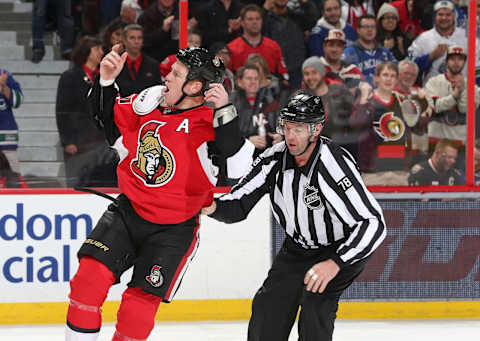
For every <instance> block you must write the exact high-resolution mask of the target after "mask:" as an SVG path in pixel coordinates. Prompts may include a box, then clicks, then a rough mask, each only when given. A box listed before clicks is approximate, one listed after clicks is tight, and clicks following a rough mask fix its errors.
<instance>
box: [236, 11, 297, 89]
mask: <svg viewBox="0 0 480 341" xmlns="http://www.w3.org/2000/svg"><path fill="white" fill-rule="evenodd" d="M240 24H241V26H242V28H243V35H242V36H241V37H238V38H236V39H234V40H233V41H231V42H230V43H228V48H229V49H230V51H231V52H232V56H231V57H232V58H231V65H230V69H231V70H232V71H233V72H236V71H237V70H238V69H239V68H240V67H241V66H243V65H245V62H246V61H247V58H248V56H249V55H250V54H252V53H258V54H259V55H261V56H262V57H263V58H265V61H266V62H267V64H268V69H269V70H270V72H271V73H273V74H278V75H280V76H281V79H282V83H283V85H284V86H289V83H288V80H289V75H288V71H287V68H286V66H285V62H284V60H283V55H282V50H281V49H280V46H279V45H278V44H277V43H276V42H275V41H274V40H272V39H270V38H267V37H264V36H263V35H262V9H261V8H260V7H258V6H257V5H247V6H245V7H243V8H242V11H241V12H240Z"/></svg>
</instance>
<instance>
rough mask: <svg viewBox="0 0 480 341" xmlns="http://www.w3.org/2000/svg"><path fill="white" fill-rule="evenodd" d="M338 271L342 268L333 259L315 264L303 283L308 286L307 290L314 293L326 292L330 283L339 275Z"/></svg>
mask: <svg viewBox="0 0 480 341" xmlns="http://www.w3.org/2000/svg"><path fill="white" fill-rule="evenodd" d="M338 271H340V267H339V266H338V265H337V263H335V262H334V261H333V260H331V259H327V260H326V261H323V262H320V263H317V264H315V265H314V266H312V267H311V268H310V269H309V270H308V271H307V273H306V274H305V278H304V279H303V283H304V284H305V285H306V286H307V287H306V290H307V291H311V292H313V293H317V292H318V293H322V292H324V291H325V288H326V287H327V284H328V282H330V281H331V280H332V279H333V278H334V277H335V276H336V275H337V274H338Z"/></svg>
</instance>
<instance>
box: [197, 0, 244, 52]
mask: <svg viewBox="0 0 480 341" xmlns="http://www.w3.org/2000/svg"><path fill="white" fill-rule="evenodd" d="M242 6H243V4H242V1H241V0H212V1H209V2H207V3H202V6H200V8H199V10H198V12H197V13H196V15H195V17H194V19H195V21H196V23H197V25H196V28H197V29H198V30H199V31H200V32H202V35H203V42H204V45H205V46H210V45H212V44H213V43H215V42H217V41H225V42H228V41H231V40H233V39H235V38H236V37H238V36H239V35H240V18H239V16H240V10H241V9H242Z"/></svg>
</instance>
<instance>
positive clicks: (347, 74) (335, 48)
mask: <svg viewBox="0 0 480 341" xmlns="http://www.w3.org/2000/svg"><path fill="white" fill-rule="evenodd" d="M346 44H347V41H346V39H345V33H343V31H342V30H338V29H331V30H330V31H328V35H327V37H326V38H325V41H324V42H323V52H324V54H325V55H324V56H323V57H320V60H321V62H322V64H323V65H324V67H325V73H326V76H325V81H326V82H327V83H331V82H334V81H341V82H342V83H344V84H345V86H346V87H347V88H348V89H349V90H350V92H351V93H352V95H354V96H355V94H356V92H357V90H358V84H359V83H360V82H361V81H364V80H365V77H364V76H363V73H362V71H360V69H359V68H358V67H357V66H356V65H354V64H347V63H346V62H345V61H343V60H342V59H341V57H342V54H343V50H344V49H345V45H346Z"/></svg>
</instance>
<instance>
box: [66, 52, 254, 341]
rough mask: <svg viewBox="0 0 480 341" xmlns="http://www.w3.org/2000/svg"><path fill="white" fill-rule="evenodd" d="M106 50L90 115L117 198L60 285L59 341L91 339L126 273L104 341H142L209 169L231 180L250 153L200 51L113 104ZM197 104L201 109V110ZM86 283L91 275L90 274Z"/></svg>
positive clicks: (169, 287)
mask: <svg viewBox="0 0 480 341" xmlns="http://www.w3.org/2000/svg"><path fill="white" fill-rule="evenodd" d="M119 48H120V46H119V45H115V46H114V47H113V49H112V51H111V52H110V53H109V54H107V55H106V56H105V57H104V59H103V60H102V62H101V63H100V79H99V80H98V79H97V80H96V82H95V84H94V86H93V89H92V91H91V94H90V96H89V99H90V102H91V108H92V111H93V113H94V114H95V117H96V119H97V120H98V121H99V124H100V126H101V127H103V130H104V131H105V135H106V137H107V139H108V141H109V143H110V144H111V145H112V146H113V147H114V148H115V149H116V150H117V152H118V154H119V156H120V161H119V164H118V166H117V174H118V185H119V188H120V191H121V194H120V195H119V196H118V197H117V198H116V199H112V201H114V203H113V204H111V205H110V206H109V207H108V209H107V210H106V212H105V213H104V215H103V216H102V217H101V218H100V220H99V221H98V223H97V225H96V226H95V228H94V229H93V231H92V232H91V233H90V234H89V236H88V238H87V240H86V241H85V242H84V244H83V245H82V247H81V248H80V250H79V252H78V257H79V259H80V265H79V268H78V271H77V273H76V274H75V276H74V277H73V279H72V280H71V282H70V287H71V291H70V295H69V298H70V304H69V308H68V313H67V328H66V340H67V341H73V340H75V341H92V340H96V339H97V337H98V335H99V332H100V327H101V313H100V307H101V306H102V304H103V302H104V301H105V298H106V297H107V293H108V290H109V288H110V287H111V286H112V285H113V284H115V283H118V282H119V281H120V276H121V275H122V273H124V272H125V271H126V270H127V269H129V268H131V267H133V275H132V277H131V280H130V282H129V284H128V288H127V289H126V290H125V292H124V293H123V295H122V301H121V304H120V308H119V311H118V313H117V318H118V322H117V325H116V331H115V335H114V336H113V339H112V341H120V340H122V341H124V340H146V339H147V337H148V335H149V334H150V332H151V330H152V328H153V326H154V317H155V314H156V311H157V309H158V306H159V304H160V302H166V303H168V302H171V301H172V300H173V297H174V295H175V293H176V292H177V290H178V288H179V286H180V283H181V281H182V277H183V275H184V273H185V271H186V269H187V267H188V265H189V263H190V262H191V260H192V258H193V257H194V255H195V251H196V250H197V247H198V242H199V240H198V232H199V213H200V210H201V209H202V207H204V206H208V205H210V204H211V202H212V200H213V189H214V186H215V184H216V176H217V174H218V170H219V169H218V168H219V167H218V165H217V164H214V160H213V159H214V157H216V158H215V159H217V158H218V159H224V158H226V159H227V161H226V163H227V167H230V168H229V169H231V170H235V171H237V172H238V173H237V175H236V176H235V174H234V175H233V176H231V174H229V173H228V169H227V175H230V176H231V177H233V178H235V177H237V178H239V177H240V176H241V175H243V173H244V172H245V171H246V170H247V169H248V167H249V164H250V163H251V159H252V156H251V155H252V154H253V149H254V147H253V145H252V144H251V143H250V142H248V141H246V140H245V139H243V138H241V136H240V133H239V127H238V117H237V114H236V110H235V107H233V105H231V104H230V103H229V102H228V95H227V92H226V91H225V89H224V87H223V86H222V84H221V83H222V81H223V77H224V66H223V63H222V62H221V60H220V59H219V58H218V57H216V56H215V55H212V54H210V53H209V52H208V51H207V50H205V49H202V48H193V47H192V48H187V49H183V50H180V51H179V52H178V53H177V61H176V62H175V63H174V64H173V66H172V71H171V72H170V73H169V74H168V75H167V76H166V82H165V86H161V85H156V86H153V87H150V88H147V89H145V90H143V91H142V92H141V93H140V94H138V95H137V94H134V95H131V96H128V97H124V98H122V97H120V96H118V97H117V96H116V95H117V92H118V90H117V89H116V88H115V79H116V77H117V76H118V75H119V73H120V71H121V70H122V67H123V65H124V63H125V61H126V58H127V55H126V53H123V54H122V55H119V53H118V51H119ZM205 102H210V103H211V106H213V107H214V108H215V109H212V108H211V107H210V106H206V105H205ZM93 274H94V275H93Z"/></svg>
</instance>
